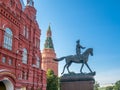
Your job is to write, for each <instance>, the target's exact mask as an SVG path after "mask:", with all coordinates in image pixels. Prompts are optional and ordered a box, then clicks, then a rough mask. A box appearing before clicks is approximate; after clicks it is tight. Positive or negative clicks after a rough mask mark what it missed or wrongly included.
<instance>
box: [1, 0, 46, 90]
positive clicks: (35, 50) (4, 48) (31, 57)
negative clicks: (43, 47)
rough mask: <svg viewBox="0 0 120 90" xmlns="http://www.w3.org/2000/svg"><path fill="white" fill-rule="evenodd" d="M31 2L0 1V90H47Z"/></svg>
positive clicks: (37, 30)
mask: <svg viewBox="0 0 120 90" xmlns="http://www.w3.org/2000/svg"><path fill="white" fill-rule="evenodd" d="M40 35H41V30H40V29H39V26H38V23H37V21H36V9H35V8H34V2H33V0H27V5H26V6H24V5H23V1H22V0H0V90H46V72H45V71H43V70H42V69H41V60H42V57H41V52H40Z"/></svg>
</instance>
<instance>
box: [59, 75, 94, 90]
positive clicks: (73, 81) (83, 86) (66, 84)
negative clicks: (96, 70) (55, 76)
mask: <svg viewBox="0 0 120 90" xmlns="http://www.w3.org/2000/svg"><path fill="white" fill-rule="evenodd" d="M94 82H95V80H94V77H93V75H88V74H64V75H63V76H62V77H61V79H60V88H61V89H60V90H93V89H94Z"/></svg>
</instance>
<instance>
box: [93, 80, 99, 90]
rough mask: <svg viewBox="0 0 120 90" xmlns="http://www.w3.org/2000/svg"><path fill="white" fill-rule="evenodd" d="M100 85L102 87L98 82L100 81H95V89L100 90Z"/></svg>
mask: <svg viewBox="0 0 120 90" xmlns="http://www.w3.org/2000/svg"><path fill="white" fill-rule="evenodd" d="M99 87H100V85H99V83H98V82H95V85H94V90H99V89H98V88H99Z"/></svg>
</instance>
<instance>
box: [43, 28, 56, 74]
mask: <svg viewBox="0 0 120 90" xmlns="http://www.w3.org/2000/svg"><path fill="white" fill-rule="evenodd" d="M53 58H56V53H55V51H54V46H53V42H52V32H51V28H50V26H49V27H48V30H47V37H46V40H45V44H44V49H43V51H42V68H43V70H45V71H47V70H48V69H51V70H53V71H54V74H55V75H58V62H56V61H54V60H53Z"/></svg>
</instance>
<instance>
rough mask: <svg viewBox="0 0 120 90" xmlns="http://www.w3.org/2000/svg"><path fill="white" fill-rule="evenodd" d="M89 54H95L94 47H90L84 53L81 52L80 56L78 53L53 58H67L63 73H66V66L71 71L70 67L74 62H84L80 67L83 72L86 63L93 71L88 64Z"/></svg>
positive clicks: (59, 59)
mask: <svg viewBox="0 0 120 90" xmlns="http://www.w3.org/2000/svg"><path fill="white" fill-rule="evenodd" d="M89 54H90V55H91V56H93V48H88V49H87V50H86V51H85V52H84V53H83V54H80V55H79V56H78V55H69V56H65V57H61V58H56V59H53V60H55V61H62V60H63V59H65V60H66V64H65V66H64V68H63V72H62V73H61V74H63V73H64V71H65V68H66V67H67V71H68V72H69V73H70V70H69V67H70V65H71V64H72V63H73V62H74V63H82V66H81V69H80V72H81V73H83V72H82V69H83V66H84V64H85V65H86V66H87V68H88V69H89V70H90V72H91V73H93V72H92V70H91V69H90V67H89V65H88V64H87V62H88V57H89Z"/></svg>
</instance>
